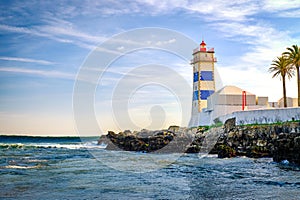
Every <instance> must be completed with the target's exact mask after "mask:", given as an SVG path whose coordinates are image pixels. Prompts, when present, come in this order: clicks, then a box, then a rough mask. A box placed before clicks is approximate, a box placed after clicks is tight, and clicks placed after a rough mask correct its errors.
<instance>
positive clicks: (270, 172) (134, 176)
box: [0, 136, 300, 199]
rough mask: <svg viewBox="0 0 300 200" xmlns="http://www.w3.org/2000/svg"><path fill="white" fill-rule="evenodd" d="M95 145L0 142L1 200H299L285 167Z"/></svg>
mask: <svg viewBox="0 0 300 200" xmlns="http://www.w3.org/2000/svg"><path fill="white" fill-rule="evenodd" d="M96 139H97V138H86V139H85V140H84V141H81V140H80V138H37V137H5V136H0V199H300V168H299V167H297V166H292V165H289V164H288V163H287V162H284V163H275V162H273V161H272V159H270V158H263V159H250V158H244V157H241V158H231V159H218V158H217V157H216V156H215V155H209V156H205V155H201V156H200V155H198V154H182V155H179V154H145V153H135V152H124V151H107V150H105V149H104V147H105V146H102V145H101V146H99V145H96ZM153 163H154V165H153Z"/></svg>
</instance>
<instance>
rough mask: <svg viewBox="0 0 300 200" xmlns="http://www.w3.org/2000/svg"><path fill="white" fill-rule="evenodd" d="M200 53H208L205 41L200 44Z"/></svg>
mask: <svg viewBox="0 0 300 200" xmlns="http://www.w3.org/2000/svg"><path fill="white" fill-rule="evenodd" d="M200 51H206V44H205V42H204V40H202V42H201V44H200Z"/></svg>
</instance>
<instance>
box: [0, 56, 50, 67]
mask: <svg viewBox="0 0 300 200" xmlns="http://www.w3.org/2000/svg"><path fill="white" fill-rule="evenodd" d="M0 60H5V61H17V62H28V63H37V64H42V65H52V64H55V63H54V62H51V61H47V60H37V59H31V58H18V57H4V56H0Z"/></svg>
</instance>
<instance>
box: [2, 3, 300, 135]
mask: <svg viewBox="0 0 300 200" xmlns="http://www.w3.org/2000/svg"><path fill="white" fill-rule="evenodd" d="M0 10H1V12H0V134H8V135H43V136H62V135H80V136H82V135H100V134H102V133H105V132H107V131H108V130H114V131H120V130H124V129H131V130H136V129H142V128H148V129H159V128H167V127H168V126H170V125H174V124H177V125H186V123H187V122H188V119H187V117H184V118H182V116H181V112H182V110H183V109H185V108H183V107H182V105H180V103H181V102H180V98H179V97H178V94H177V93H176V92H175V93H174V91H172V90H171V89H170V88H169V85H168V83H170V87H173V86H178V87H179V88H180V87H182V88H183V89H182V90H180V91H177V92H181V91H183V90H184V87H183V85H185V83H187V85H189V86H190V87H192V67H191V65H190V64H189V62H188V59H191V58H192V50H193V49H191V50H190V58H186V59H183V58H182V57H180V56H178V55H175V54H174V53H172V52H167V51H164V49H165V48H167V47H168V45H171V44H172V43H173V44H178V43H177V42H178V40H175V39H174V37H173V36H172V37H171V35H172V34H170V37H167V36H168V34H166V35H164V36H165V37H164V38H163V40H161V41H158V40H156V44H157V45H158V46H159V47H160V48H159V49H153V48H152V49H151V48H146V47H145V44H149V45H150V44H151V42H153V41H151V39H149V38H151V37H150V35H151V34H152V33H151V32H150V33H149V35H147V34H144V35H142V36H136V37H135V36H134V34H133V35H132V37H130V38H129V39H126V40H114V42H115V43H116V44H117V46H116V48H117V50H118V51H120V52H121V51H124V48H125V47H126V48H129V47H130V45H132V46H135V50H134V51H131V52H127V53H126V54H124V55H122V56H119V57H118V58H117V59H116V60H114V61H113V62H111V63H110V65H109V68H106V69H105V73H103V74H102V76H101V77H98V78H99V79H98V82H96V83H94V87H95V88H94V93H93V95H94V99H93V100H94V101H93V102H91V104H92V105H91V107H90V108H93V109H94V110H93V115H94V117H95V119H96V121H97V123H98V126H99V128H98V129H96V130H97V131H94V130H89V131H86V132H85V131H84V130H82V129H85V128H86V130H88V129H89V128H88V123H89V122H87V125H86V126H81V127H79V126H78V121H76V114H77V115H78V112H77V111H76V110H75V111H74V87H75V88H76V81H78V79H79V78H80V70H81V69H82V67H83V66H84V65H85V63H87V62H89V59H90V57H91V55H93V52H95V51H99V52H100V53H102V55H103V53H105V52H106V53H107V52H109V53H113V51H112V49H109V48H106V49H105V48H102V46H103V44H105V42H107V41H112V38H113V39H115V38H116V37H118V36H119V35H122V34H126V33H128V32H130V31H133V33H135V32H137V31H138V30H141V29H145V28H146V29H147V28H149V27H152V28H159V29H162V30H169V31H170V32H176V33H178V34H181V35H184V36H185V37H187V38H190V40H192V41H194V42H195V43H197V44H200V43H201V40H202V39H204V40H205V42H206V44H207V45H208V46H210V47H214V48H215V56H216V57H217V59H218V62H217V63H216V69H217V71H218V72H219V74H220V77H221V78H220V81H219V82H221V83H222V85H235V86H238V87H240V88H243V89H244V90H246V91H249V92H251V93H254V94H256V95H257V96H268V97H269V101H277V100H278V99H279V98H281V96H282V84H281V81H280V79H279V78H275V79H272V74H270V73H269V72H268V69H269V67H270V64H271V63H272V60H274V59H275V58H276V57H277V56H280V55H281V53H282V52H284V51H285V50H286V47H289V46H292V45H293V44H298V45H300V29H299V27H300V1H299V0H231V1H222V0H211V1H202V0H198V1H171V0H160V1H158V0H145V1H139V0H136V1H126V0H125V1H110V0H106V1H89V0H86V1H84V0H83V1H1V3H0ZM152 36H155V34H154V33H153V34H152ZM144 37H145V38H147V41H146V40H145V41H144V44H143V45H142V47H143V48H138V47H139V46H138V42H139V44H141V42H142V41H143V39H144ZM153 40H154V39H153ZM126 45H127V46H126ZM150 46H151V45H150ZM179 47H180V46H178V48H179ZM196 47H197V46H195V47H194V48H196ZM188 54H189V53H188ZM100 56H101V55H100ZM96 61H97V58H96ZM98 61H99V60H98ZM99 62H100V63H101V62H102V61H99ZM98 65H99V66H100V64H99V63H98ZM163 66H164V67H163ZM148 69H149V70H148ZM155 69H158V70H156V71H155ZM170 69H171V71H169V70H170ZM97 70H98V71H99V68H98V69H95V74H97V73H96V71H97ZM139 70H141V71H139ZM141 73H142V75H145V74H146V75H147V76H146V78H145V77H144V78H143V77H142V76H141ZM169 73H170V74H172V73H173V74H174V77H176V76H177V75H179V76H178V79H176V80H174V79H172V78H170V77H173V76H171V75H170V76H168V75H167V74H169ZM154 75H156V76H158V77H159V78H158V79H155V78H154V79H155V80H156V82H155V81H154V82H153V81H152V82H151V81H150V80H151V79H153V77H154ZM175 75H176V76H175ZM138 76H140V78H139V79H137V78H136V77H138ZM174 77H173V78H174ZM180 77H181V78H183V79H181V78H180ZM87 79H88V78H87ZM165 79H166V80H168V81H170V82H168V83H167V82H166V83H159V82H160V80H165ZM141 80H143V81H141ZM178 80H180V81H178ZM124 81H125V82H124ZM129 83H131V85H130V84H129ZM137 83H139V84H137ZM181 83H182V84H181ZM134 84H135V85H134ZM129 85H130V86H129ZM133 86H135V87H133ZM128 87H132V88H131V90H130V91H129V90H128ZM127 90H128V91H127ZM75 91H76V90H75ZM117 91H119V92H118V93H117ZM125 91H127V93H126V95H127V94H130V95H127V96H126V98H125V99H124V97H125V96H122V95H119V94H121V93H122V92H123V93H124V95H125ZM184 91H188V92H186V93H188V94H186V95H187V98H190V99H192V97H191V96H192V94H191V92H190V90H189V89H187V90H184ZM287 95H288V96H290V97H296V95H297V94H296V80H295V78H293V79H291V80H290V81H288V83H287ZM75 102H76V100H75ZM120 105H122V106H124V108H121V107H120ZM87 107H88V106H87ZM75 108H76V105H75ZM118 109H119V110H118ZM121 109H125V110H126V112H127V113H125V114H126V115H127V118H128V119H125V118H124V120H122V117H123V114H124V113H123V112H121ZM81 112H82V115H81V116H80V117H81V118H84V117H85V113H84V108H82V109H81ZM74 115H75V116H74ZM79 115H80V112H79ZM128 116H129V117H128ZM80 117H79V118H80ZM88 119H89V117H86V121H88ZM127 120H129V121H130V123H129V122H128V124H126V123H124V122H127ZM93 131H94V132H93Z"/></svg>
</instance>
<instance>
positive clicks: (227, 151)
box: [217, 145, 236, 158]
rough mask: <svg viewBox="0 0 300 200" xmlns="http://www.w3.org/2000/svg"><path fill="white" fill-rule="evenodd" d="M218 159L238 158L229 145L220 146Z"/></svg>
mask: <svg viewBox="0 0 300 200" xmlns="http://www.w3.org/2000/svg"><path fill="white" fill-rule="evenodd" d="M217 149H218V158H232V157H236V151H235V150H234V149H233V148H231V147H230V146H227V145H219V146H218V148H217Z"/></svg>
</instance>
